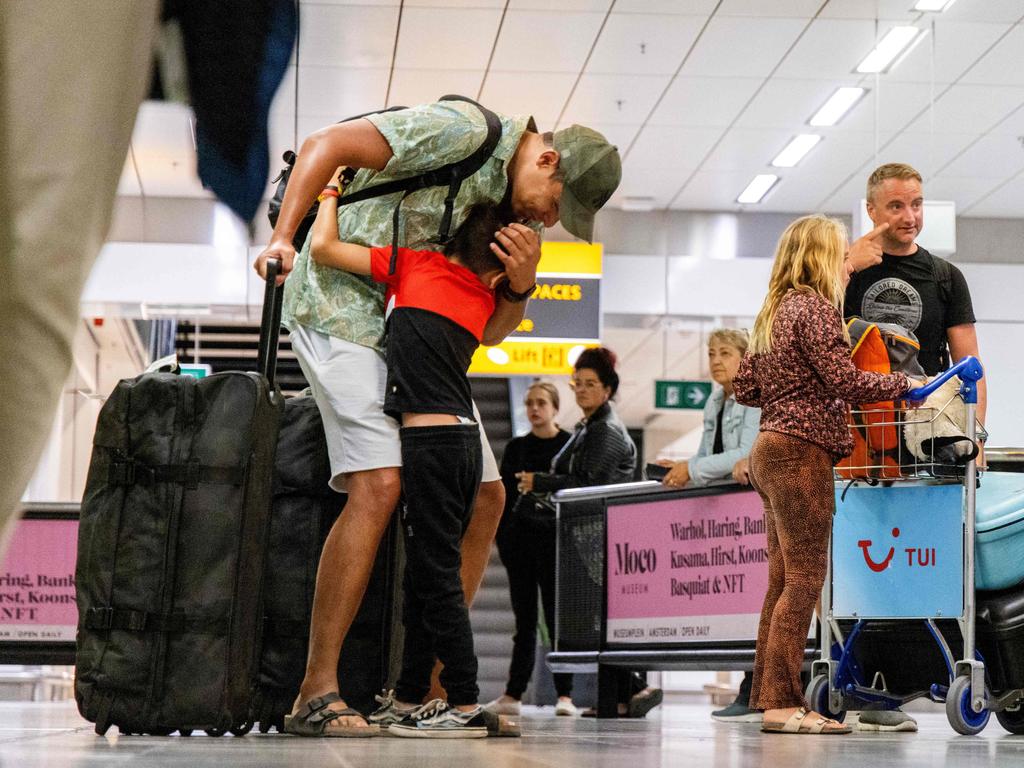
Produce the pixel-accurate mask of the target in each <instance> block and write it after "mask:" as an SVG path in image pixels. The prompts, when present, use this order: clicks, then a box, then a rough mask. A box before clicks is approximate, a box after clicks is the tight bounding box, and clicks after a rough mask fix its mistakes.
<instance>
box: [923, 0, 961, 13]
mask: <svg viewBox="0 0 1024 768" xmlns="http://www.w3.org/2000/svg"><path fill="white" fill-rule="evenodd" d="M955 2H956V0H917V4H916V5H915V6H914V10H915V11H932V12H935V11H937V12H939V13H942V12H943V11H948V10H949V6H951V5H952V4H953V3H955Z"/></svg>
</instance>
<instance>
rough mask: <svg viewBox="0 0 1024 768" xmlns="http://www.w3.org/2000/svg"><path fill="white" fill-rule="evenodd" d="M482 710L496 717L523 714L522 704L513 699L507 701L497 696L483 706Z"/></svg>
mask: <svg viewBox="0 0 1024 768" xmlns="http://www.w3.org/2000/svg"><path fill="white" fill-rule="evenodd" d="M484 709H486V710H487V711H488V712H493V713H494V714H496V715H521V714H522V713H523V705H522V702H519V701H516V700H515V699H513V700H512V701H508V700H507V699H505V698H504V697H503V696H499V697H498V698H496V699H495V700H494V701H489V702H487V703H486V704H484Z"/></svg>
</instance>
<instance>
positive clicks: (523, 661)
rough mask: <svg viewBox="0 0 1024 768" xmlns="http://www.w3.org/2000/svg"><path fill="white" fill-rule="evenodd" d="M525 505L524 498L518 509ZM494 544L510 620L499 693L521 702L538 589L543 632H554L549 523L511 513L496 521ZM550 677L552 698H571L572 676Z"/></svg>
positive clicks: (532, 643)
mask: <svg viewBox="0 0 1024 768" xmlns="http://www.w3.org/2000/svg"><path fill="white" fill-rule="evenodd" d="M526 503H527V502H526V500H525V499H524V500H523V502H521V505H525V504H526ZM497 544H498V553H499V554H500V555H501V562H502V563H504V564H505V570H506V571H508V589H509V597H510V598H511V600H512V612H513V613H514V614H515V617H516V634H515V637H514V638H513V640H512V662H511V663H510V664H509V668H508V684H507V685H506V686H505V693H506V694H507V695H508V696H511V697H512V698H514V699H521V698H523V694H524V693H525V692H526V686H528V685H529V684H530V677H531V676H532V675H533V662H534V657H535V650H536V646H537V591H538V589H539V590H540V599H541V604H542V605H543V607H544V621H545V622H546V623H547V625H548V631H549V632H554V631H555V521H554V519H553V518H552V519H551V520H545V519H542V518H535V517H533V516H531V515H528V514H524V513H523V512H522V511H521V510H516V511H515V512H514V513H513V517H512V518H511V519H510V520H507V521H503V522H502V527H501V529H500V530H499V531H498V537H497ZM554 678H555V691H556V692H557V693H558V695H559V696H571V695H572V675H571V674H566V673H556V674H555V675H554Z"/></svg>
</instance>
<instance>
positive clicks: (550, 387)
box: [524, 379, 559, 411]
mask: <svg viewBox="0 0 1024 768" xmlns="http://www.w3.org/2000/svg"><path fill="white" fill-rule="evenodd" d="M534 389H541V390H543V391H544V392H546V393H547V395H548V398H549V399H550V400H551V404H552V405H553V406H555V410H556V411H557V410H558V406H559V402H558V388H557V387H556V386H555V385H554V384H552V383H551V382H550V381H541V380H540V379H537V380H536V381H533V382H531V383H530V386H528V387H527V388H526V397H529V396H530V391H531V390H534ZM524 399H525V398H524Z"/></svg>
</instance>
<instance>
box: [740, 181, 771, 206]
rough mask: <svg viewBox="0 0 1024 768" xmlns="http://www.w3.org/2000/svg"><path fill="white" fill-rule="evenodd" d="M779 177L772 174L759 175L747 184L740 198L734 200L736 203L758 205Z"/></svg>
mask: <svg viewBox="0 0 1024 768" xmlns="http://www.w3.org/2000/svg"><path fill="white" fill-rule="evenodd" d="M778 180H779V177H778V176H776V175H775V174H774V173H759V174H757V176H755V177H754V178H753V180H752V181H751V182H750V183H749V184H747V188H746V189H744V190H743V191H742V192H741V193H740V196H739V197H737V198H736V202H737V203H744V204H750V203H760V202H761V199H762V198H763V197H764V196H765V195H767V194H768V190H770V189H771V188H772V187H774V186H775V182H777V181H778Z"/></svg>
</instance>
